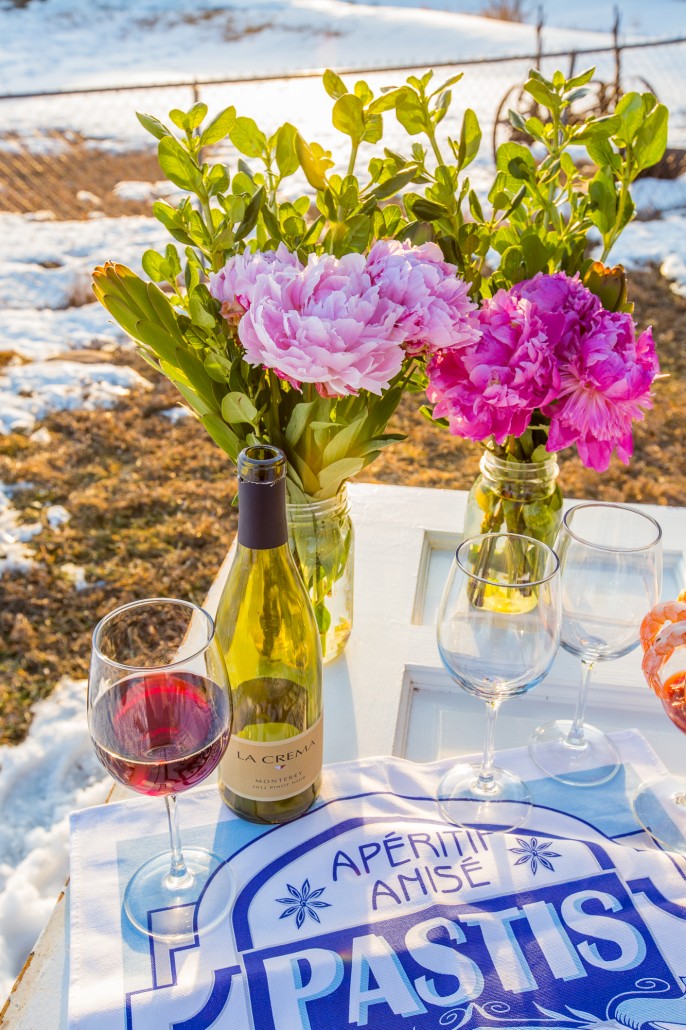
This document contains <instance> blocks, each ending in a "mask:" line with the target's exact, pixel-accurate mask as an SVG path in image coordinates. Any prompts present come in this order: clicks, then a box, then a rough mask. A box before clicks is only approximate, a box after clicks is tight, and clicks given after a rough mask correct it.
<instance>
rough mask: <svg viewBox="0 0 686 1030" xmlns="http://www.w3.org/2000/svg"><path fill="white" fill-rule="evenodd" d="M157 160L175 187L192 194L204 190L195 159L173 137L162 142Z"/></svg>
mask: <svg viewBox="0 0 686 1030" xmlns="http://www.w3.org/2000/svg"><path fill="white" fill-rule="evenodd" d="M157 159H158V161H159V163H160V168H161V169H162V171H163V172H164V174H165V175H166V176H167V178H168V179H169V181H170V182H173V183H174V185H175V186H180V188H181V189H182V190H189V191H190V192H191V193H198V192H200V191H201V190H202V189H203V183H202V176H201V175H200V172H199V170H198V168H197V167H196V165H195V164H194V162H193V159H192V158H191V157H190V155H189V154H188V153H187V152H186V151H185V150H184V148H183V147H182V146H181V144H180V143H179V141H178V140H177V139H175V138H174V137H173V136H165V137H164V139H161V140H160V142H159V145H158V148H157Z"/></svg>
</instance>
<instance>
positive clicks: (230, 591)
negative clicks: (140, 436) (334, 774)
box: [216, 444, 323, 823]
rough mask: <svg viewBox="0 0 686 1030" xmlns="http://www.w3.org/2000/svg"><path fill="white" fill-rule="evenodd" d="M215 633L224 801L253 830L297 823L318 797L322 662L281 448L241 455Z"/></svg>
mask: <svg viewBox="0 0 686 1030" xmlns="http://www.w3.org/2000/svg"><path fill="white" fill-rule="evenodd" d="M216 630H217V639H218V641H219V646H220V647H221V649H222V651H223V653H224V657H225V660H226V666H227V671H228V674H229V681H230V683H231V692H232V697H233V724H232V732H231V739H230V741H229V746H228V749H227V751H226V754H225V755H224V757H223V759H222V762H221V765H220V771H219V790H220V793H221V796H222V798H223V799H224V801H225V802H226V804H227V805H228V806H229V808H231V809H233V811H234V812H237V813H238V815H240V816H243V818H245V819H249V820H250V821H252V822H259V823H284V822H289V821H290V820H291V819H296V818H297V817H298V816H299V815H302V813H303V812H305V811H306V810H307V809H308V808H309V807H310V805H311V804H312V802H313V801H314V799H315V798H316V796H317V793H318V791H319V782H320V776H321V767H322V752H323V723H322V657H321V643H320V638H319V631H318V628H317V623H316V620H315V616H314V612H313V610H312V604H311V602H310V599H309V596H308V594H307V591H306V589H305V586H304V584H303V582H302V579H301V577H300V574H299V572H298V570H297V568H296V566H295V564H294V562H293V558H292V556H291V552H290V548H289V545H288V528H287V524H286V458H285V455H284V453H283V451H281V450H279V449H278V448H277V447H272V446H270V445H267V444H262V445H256V446H251V447H246V448H245V450H243V451H241V453H240V454H239V456H238V542H237V546H236V554H235V557H234V561H233V564H232V566H231V570H230V572H229V575H228V578H227V581H226V585H225V587H224V590H223V593H222V596H221V600H220V602H219V608H218V612H217V624H216Z"/></svg>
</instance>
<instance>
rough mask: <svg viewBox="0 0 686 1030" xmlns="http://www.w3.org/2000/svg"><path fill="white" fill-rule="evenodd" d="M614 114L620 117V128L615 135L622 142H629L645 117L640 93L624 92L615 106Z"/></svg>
mask: <svg viewBox="0 0 686 1030" xmlns="http://www.w3.org/2000/svg"><path fill="white" fill-rule="evenodd" d="M615 115H618V116H619V118H620V119H621V128H620V129H619V130H618V131H617V133H616V136H617V138H618V139H619V140H621V141H622V142H623V143H631V142H632V140H633V138H634V136H635V135H636V133H637V132H638V130H639V129H640V127H641V123H642V122H643V119H644V117H645V109H644V107H643V97H642V96H641V94H640V93H625V94H624V96H623V97H622V98H621V100H620V101H619V103H618V104H617V107H616V108H615Z"/></svg>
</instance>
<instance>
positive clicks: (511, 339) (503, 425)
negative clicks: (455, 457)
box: [427, 290, 560, 444]
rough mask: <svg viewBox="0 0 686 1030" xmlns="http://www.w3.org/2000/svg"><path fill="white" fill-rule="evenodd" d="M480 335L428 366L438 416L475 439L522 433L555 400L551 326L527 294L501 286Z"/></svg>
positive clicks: (486, 306)
mask: <svg viewBox="0 0 686 1030" xmlns="http://www.w3.org/2000/svg"><path fill="white" fill-rule="evenodd" d="M479 325H480V328H481V331H482V335H481V337H480V339H479V340H478V341H477V342H475V343H468V344H465V345H463V346H460V347H455V348H453V349H452V350H447V351H443V352H442V353H439V354H436V355H435V356H434V357H433V358H432V359H431V361H430V362H429V365H428V367H427V373H428V376H429V387H428V390H427V394H428V397H429V400H431V401H432V402H434V403H435V408H434V416H435V417H436V418H447V419H448V421H449V423H450V431H451V432H452V433H454V434H455V435H456V436H465V437H467V438H468V439H470V440H485V439H486V438H487V437H489V436H491V435H492V436H494V437H495V440H496V442H497V443H498V444H501V443H503V441H504V440H505V438H506V437H507V436H510V435H514V436H520V435H521V434H522V433H523V432H524V431H525V430H526V429H527V427H528V425H529V423H530V421H531V416H532V414H533V412H534V410H535V409H536V408H538V407H541V405H543V404H547V403H549V402H551V401H552V400H554V399H555V397H557V395H558V390H559V382H560V381H559V374H558V371H557V365H556V362H555V357H554V353H553V349H552V347H551V346H550V344H549V342H548V337H547V334H546V330H545V326H544V324H543V322H542V320H541V319H540V318H539V316H538V314H537V311H536V308H535V307H534V305H533V304H531V302H530V301H528V300H526V299H525V298H523V297H522V298H518V297H515V296H513V295H512V294H510V293H507V292H506V291H505V290H500V291H499V292H498V293H497V294H496V295H495V296H494V297H493V298H492V299H490V300H485V301H484V303H483V307H482V309H481V311H480V312H479Z"/></svg>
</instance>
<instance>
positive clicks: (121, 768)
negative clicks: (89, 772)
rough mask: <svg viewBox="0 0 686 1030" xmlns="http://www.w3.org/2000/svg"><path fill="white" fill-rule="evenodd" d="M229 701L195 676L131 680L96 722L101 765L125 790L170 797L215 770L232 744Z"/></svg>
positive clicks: (97, 713)
mask: <svg viewBox="0 0 686 1030" xmlns="http://www.w3.org/2000/svg"><path fill="white" fill-rule="evenodd" d="M229 725H230V713H229V701H228V696H227V693H226V691H225V690H222V689H221V688H220V687H219V686H218V685H217V684H216V683H213V682H212V680H210V679H207V678H206V677H204V676H199V675H196V674H194V673H191V672H144V673H139V674H137V675H134V676H127V677H126V678H125V679H122V680H120V681H119V682H118V683H115V684H114V685H113V686H111V687H110V688H109V689H108V690H107V691H105V693H103V694H101V695H100V697H99V698H98V700H97V701H96V703H95V705H94V706H93V712H92V715H91V735H92V738H93V745H94V747H95V750H96V753H97V755H98V758H99V759H100V761H101V762H102V764H103V765H104V766H105V768H106V769H107V771H108V772H109V773H110V774H111V775H112V776H113V777H114V779H115V780H118V781H119V783H123V784H124V785H125V786H127V787H129V788H131V789H132V790H135V791H138V793H139V794H149V795H153V796H155V797H164V796H166V795H168V794H177V793H179V792H180V791H183V790H188V789H189V787H193V786H194V785H195V784H196V783H199V782H200V781H201V780H204V779H205V777H206V776H209V774H210V773H211V772H212V771H213V769H215V768H216V766H217V764H218V763H219V760H220V758H221V756H222V755H223V753H224V750H225V748H226V745H227V743H228V739H229Z"/></svg>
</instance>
